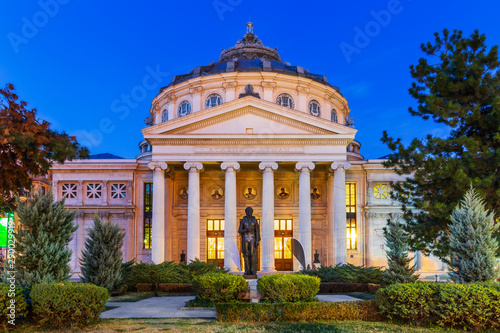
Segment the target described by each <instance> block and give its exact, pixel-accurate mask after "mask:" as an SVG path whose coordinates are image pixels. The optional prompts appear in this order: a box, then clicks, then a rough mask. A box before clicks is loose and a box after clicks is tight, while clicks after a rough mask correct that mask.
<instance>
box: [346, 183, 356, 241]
mask: <svg viewBox="0 0 500 333" xmlns="http://www.w3.org/2000/svg"><path fill="white" fill-rule="evenodd" d="M345 198H346V227H347V249H348V250H356V249H357V248H358V244H357V235H356V227H357V225H356V183H346V184H345Z"/></svg>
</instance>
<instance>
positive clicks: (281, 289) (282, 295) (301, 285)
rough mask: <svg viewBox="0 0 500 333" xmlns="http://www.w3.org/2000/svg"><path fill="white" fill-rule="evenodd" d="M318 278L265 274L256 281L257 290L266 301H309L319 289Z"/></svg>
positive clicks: (300, 275) (299, 275)
mask: <svg viewBox="0 0 500 333" xmlns="http://www.w3.org/2000/svg"><path fill="white" fill-rule="evenodd" d="M319 285H320V280H319V278H317V277H314V276H307V275H302V274H273V275H265V276H263V277H261V278H260V279H259V280H258V281H257V291H258V292H259V293H260V294H261V295H262V299H263V300H264V301H267V302H271V303H275V302H310V301H312V300H314V297H315V296H316V294H317V293H318V291H319Z"/></svg>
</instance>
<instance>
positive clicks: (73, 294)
mask: <svg viewBox="0 0 500 333" xmlns="http://www.w3.org/2000/svg"><path fill="white" fill-rule="evenodd" d="M108 297H109V295H108V291H107V290H106V288H103V287H97V286H95V285H93V284H86V283H50V284H45V283H44V284H39V285H36V286H33V289H32V290H31V301H32V305H33V312H34V314H35V315H36V316H38V318H39V322H40V324H42V325H47V326H56V327H60V328H64V327H66V326H68V325H84V324H89V323H91V322H93V321H96V320H98V319H99V314H100V313H101V312H102V311H104V308H105V304H106V301H107V299H108Z"/></svg>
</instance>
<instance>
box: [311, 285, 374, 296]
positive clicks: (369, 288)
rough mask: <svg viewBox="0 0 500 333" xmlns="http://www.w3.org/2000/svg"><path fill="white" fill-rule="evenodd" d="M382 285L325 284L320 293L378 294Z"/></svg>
mask: <svg viewBox="0 0 500 333" xmlns="http://www.w3.org/2000/svg"><path fill="white" fill-rule="evenodd" d="M379 289H380V285H378V284H373V283H337V282H325V283H323V282H322V283H321V285H320V287H319V292H320V293H356V292H359V293H372V294H374V293H376V292H377V291H378V290H379Z"/></svg>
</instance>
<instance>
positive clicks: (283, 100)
mask: <svg viewBox="0 0 500 333" xmlns="http://www.w3.org/2000/svg"><path fill="white" fill-rule="evenodd" d="M276 104H278V105H281V106H284V107H286V108H290V109H295V103H294V101H293V98H292V96H290V95H288V94H281V95H279V96H278V98H276Z"/></svg>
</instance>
